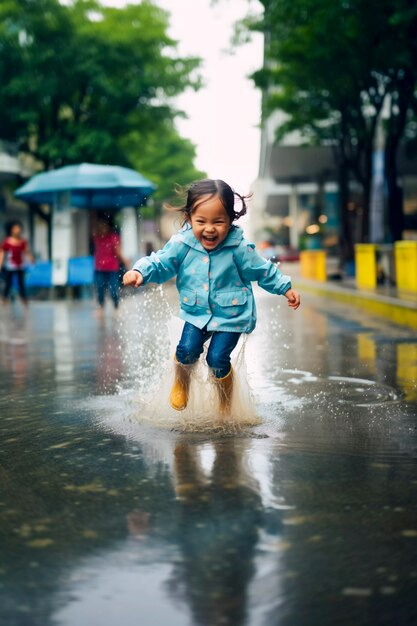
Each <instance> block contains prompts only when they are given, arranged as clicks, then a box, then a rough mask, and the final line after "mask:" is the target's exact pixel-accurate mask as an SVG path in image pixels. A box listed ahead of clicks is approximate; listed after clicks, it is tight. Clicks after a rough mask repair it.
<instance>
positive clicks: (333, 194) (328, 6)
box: [0, 0, 417, 290]
mask: <svg viewBox="0 0 417 626" xmlns="http://www.w3.org/2000/svg"><path fill="white" fill-rule="evenodd" d="M416 31H417V8H416V7H415V6H414V3H413V2H408V1H407V0H384V1H383V2H380V1H378V2H376V0H370V1H367V2H365V1H364V0H349V1H343V2H342V1H340V2H339V1H336V2H335V1H334V0H317V1H316V0H314V1H313V0H295V1H294V0H291V1H290V0H288V1H287V0H280V1H276V0H275V1H274V0H270V1H269V0H264V1H263V2H259V1H258V0H248V1H246V0H230V1H228V2H225V1H224V0H199V1H198V2H192V1H191V0H177V1H175V2H174V1H172V0H159V1H158V2H156V1H155V2H147V1H143V2H136V3H128V2H125V1H124V0H105V1H104V0H103V1H101V2H98V1H97V2H95V1H91V0H39V1H38V2H32V1H31V0H19V1H17V0H15V1H13V0H8V1H7V2H3V3H2V4H1V7H0V50H1V54H0V80H1V85H2V89H1V94H0V111H1V116H0V227H2V226H4V225H5V224H6V223H7V222H8V221H10V219H16V218H18V219H20V220H21V221H22V222H23V225H24V229H25V232H26V235H27V237H28V238H29V240H30V244H31V248H32V251H33V253H34V256H35V259H36V261H37V265H38V271H37V272H36V271H35V270H34V268H32V271H31V272H30V273H29V276H28V286H29V288H32V289H35V290H36V287H40V286H42V287H44V286H45V285H47V286H53V287H64V286H66V285H68V280H69V278H68V272H69V269H68V268H69V263H70V260H72V263H73V266H74V267H76V266H77V262H76V261H74V259H83V261H82V263H84V265H83V267H84V270H83V271H81V274H80V277H79V280H84V281H85V282H88V281H90V280H91V281H92V280H93V279H92V270H91V271H90V270H85V267H87V266H86V265H85V264H86V259H87V257H89V256H91V253H92V233H93V230H94V223H95V220H96V219H97V215H98V213H100V212H103V211H104V212H105V213H110V214H111V215H112V217H114V218H115V224H116V227H117V229H118V230H119V232H120V233H121V241H122V249H123V254H124V255H125V257H126V258H128V259H130V260H132V261H133V260H134V259H136V258H137V257H138V256H140V255H141V254H145V253H149V251H151V250H152V249H156V248H158V247H160V246H161V245H162V244H163V243H164V241H166V240H167V239H168V238H169V236H170V235H171V234H172V232H173V230H175V228H177V227H178V219H177V216H173V215H172V214H167V213H166V212H164V211H163V209H162V206H163V203H164V202H170V201H172V200H173V199H174V197H175V193H174V190H175V187H176V185H186V184H188V183H190V182H191V181H193V180H196V179H199V178H202V177H206V176H208V177H213V178H223V179H225V180H226V181H227V182H229V183H230V184H231V185H232V186H234V187H235V188H236V189H237V190H238V191H240V193H247V192H248V191H253V201H252V205H251V209H250V212H249V216H248V218H247V221H246V224H245V229H246V230H247V231H248V234H249V236H250V237H251V238H252V239H254V240H255V242H256V243H257V244H258V245H259V246H260V248H261V249H262V250H264V254H265V256H269V257H273V258H276V259H279V260H282V261H297V260H298V258H299V252H300V251H304V250H313V251H314V250H320V251H324V252H325V254H326V260H325V264H326V272H325V273H326V278H337V279H343V278H346V277H347V278H349V277H351V278H353V277H354V276H355V275H356V278H357V279H358V276H357V274H358V268H357V264H358V262H359V263H362V261H363V259H364V260H365V261H364V262H365V264H366V263H368V265H366V266H365V269H367V268H370V269H369V272H370V273H371V274H375V277H374V276H373V277H372V281H371V282H375V284H377V283H381V282H386V283H387V284H389V285H391V286H394V285H395V284H396V283H397V282H398V281H397V279H398V277H397V269H396V267H395V253H394V250H395V247H394V245H393V244H394V243H395V242H398V241H401V240H406V241H409V242H415V241H417V117H416V111H417V98H416V93H417V91H416V81H417V62H416V61H417V38H416V36H415V33H416ZM82 163H90V164H99V165H111V166H123V167H126V168H129V169H132V170H134V171H136V172H139V173H140V174H141V175H142V176H143V177H144V178H145V179H146V180H147V181H148V182H149V183H150V184H151V187H150V188H149V189H148V192H147V193H146V194H145V193H144V194H137V195H136V197H134V198H133V199H132V196H130V197H129V198H127V197H126V194H123V193H122V194H119V196H118V197H116V198H114V197H113V198H112V199H111V200H109V201H108V206H106V202H105V201H102V202H101V203H100V202H99V203H97V202H95V201H93V200H92V201H91V203H90V204H89V202H88V200H87V201H84V202H82V203H80V201H79V198H78V200H77V197H76V193H75V192H76V189H75V188H74V187H72V186H71V185H72V183H68V187H67V188H66V189H62V188H59V189H56V188H52V189H50V190H49V191H48V193H47V194H46V195H45V194H44V195H42V196H41V195H39V193H38V194H35V193H33V192H32V191H31V192H30V193H26V194H25V193H22V192H21V191H22V190H21V187H22V185H23V184H24V183H25V182H26V181H28V180H29V181H30V180H31V178H32V177H33V176H34V175H36V174H38V173H39V172H45V171H47V172H49V171H51V170H52V171H53V170H56V169H59V168H61V167H64V166H67V165H78V164H82ZM84 187H86V188H88V184H87V183H86V184H85V185H84ZM19 190H20V191H19ZM25 190H26V188H25V187H24V188H23V191H25ZM16 191H17V196H16V195H15V192H16ZM356 244H372V245H373V247H371V248H369V249H366V250H365V257H363V256H358V255H360V254H363V253H364V248H360V249H357V250H356V259H355V245H356ZM416 246H417V244H415V245H414V244H413V245H412V246H411V248H407V250H411V253H410V252H407V253H408V254H411V257H412V262H414V260H415V259H417V251H416ZM309 259H310V262H311V259H312V257H311V256H310V257H309ZM369 259H371V261H372V262H373V261H375V263H374V265H375V268H376V269H375V268H374V265H372V263H371V265H369ZM413 259H414V260H413ZM355 260H356V263H355ZM313 262H315V260H314V259H313ZM42 263H43V265H42ZM80 263H81V262H80ZM39 264H41V265H39ZM87 265H88V263H87ZM80 267H81V265H80ZM91 267H92V266H91ZM302 267H303V266H302ZM83 272H84V274H83ZM369 272H368V273H369ZM304 274H306V272H304ZM307 274H308V272H307ZM313 274H314V272H313ZM306 277H308V276H307V275H306ZM311 277H312V278H313V279H317V278H320V276H319V273H317V272H316V274H315V275H313V276H311ZM359 282H360V281H359ZM400 282H401V279H400ZM359 286H360V285H359Z"/></svg>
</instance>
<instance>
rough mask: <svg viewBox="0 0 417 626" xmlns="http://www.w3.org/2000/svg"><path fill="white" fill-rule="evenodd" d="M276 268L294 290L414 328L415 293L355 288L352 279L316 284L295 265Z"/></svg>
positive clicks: (416, 323) (416, 324) (416, 315)
mask: <svg viewBox="0 0 417 626" xmlns="http://www.w3.org/2000/svg"><path fill="white" fill-rule="evenodd" d="M280 269H281V271H282V272H283V273H284V274H289V275H290V276H291V278H292V280H293V284H294V286H295V288H296V289H298V290H300V291H302V292H308V293H311V294H313V295H320V296H323V295H324V296H326V297H327V298H332V299H333V300H337V301H339V302H343V303H345V304H348V305H350V306H357V307H360V308H361V309H362V310H364V311H366V312H367V313H369V314H371V315H377V316H379V317H383V318H385V319H388V320H390V321H391V322H393V323H394V324H400V325H401V326H408V327H409V328H414V329H417V293H413V292H410V291H399V290H398V289H396V288H395V287H392V286H388V285H381V286H378V287H377V288H376V289H374V290H366V289H358V288H357V287H356V283H355V279H354V278H345V279H343V280H327V281H326V282H319V281H314V280H308V279H305V278H302V277H301V273H300V264H299V263H281V265H280Z"/></svg>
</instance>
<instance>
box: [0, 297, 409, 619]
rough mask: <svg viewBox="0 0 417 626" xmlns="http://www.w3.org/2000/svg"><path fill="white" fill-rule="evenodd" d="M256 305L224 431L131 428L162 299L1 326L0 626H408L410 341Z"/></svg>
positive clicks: (331, 309) (318, 305) (5, 321)
mask: <svg viewBox="0 0 417 626" xmlns="http://www.w3.org/2000/svg"><path fill="white" fill-rule="evenodd" d="M167 293H168V297H169V299H172V296H173V293H172V290H170V289H169V288H168V292H167ZM257 302H258V312H259V323H258V328H257V330H256V331H255V333H254V334H253V335H252V336H251V337H250V339H249V341H248V342H247V345H246V364H247V369H248V380H249V381H250V384H251V387H252V391H253V394H254V398H255V406H256V411H257V414H258V415H259V417H260V419H261V423H260V424H258V425H256V426H253V427H242V428H235V429H231V430H230V432H229V431H227V429H226V430H225V432H220V431H219V430H218V429H217V430H213V431H212V432H210V430H207V428H206V429H205V431H204V432H203V431H201V432H198V428H196V427H193V429H190V428H189V429H185V430H186V432H182V429H181V428H180V427H177V428H170V427H167V426H166V425H164V424H163V423H162V422H161V423H158V419H156V420H155V422H153V421H152V420H151V419H149V418H148V419H144V418H143V415H141V412H142V411H143V404H138V403H137V396H138V395H140V394H141V393H142V392H143V391H144V390H149V389H148V388H151V387H152V381H155V380H157V379H158V377H161V371H160V370H161V369H166V364H165V360H166V358H167V357H169V352H170V346H169V340H168V332H167V326H166V323H167V321H168V318H169V315H170V309H169V307H168V306H167V305H166V304H165V300H164V297H163V295H162V294H161V291H160V290H159V289H155V290H148V291H146V292H142V294H141V295H138V296H137V297H135V298H131V299H128V300H126V301H124V302H123V304H122V310H121V312H120V315H119V316H118V317H114V316H113V315H112V314H111V312H110V311H108V313H107V314H106V316H105V318H104V319H103V320H98V319H96V318H95V317H94V315H93V305H92V303H91V302H79V303H70V304H68V303H63V302H55V303H51V302H34V303H32V304H31V306H30V309H29V312H28V313H27V314H23V313H22V311H21V310H20V308H19V307H18V306H16V305H15V309H11V310H5V309H2V310H1V311H0V363H1V378H0V390H1V391H0V393H1V396H0V428H1V441H0V472H1V474H0V477H1V483H0V485H1V486H0V536H1V547H2V549H1V556H0V623H1V625H3V624H4V625H5V626H32V625H36V626H38V625H39V626H49V625H51V626H52V625H53V626H83V625H90V624H100V625H103V626H107V625H113V624H123V626H130V625H133V624H135V625H136V624H140V625H141V626H148V625H151V624H152V625H161V626H168V625H169V626H186V625H187V626H188V625H190V626H200V625H201V626H217V625H218V626H220V625H226V626H240V625H249V626H252V625H259V626H261V625H262V626H275V625H282V626H298V625H300V626H310V625H317V626H327V625H329V626H330V625H332V626H335V625H339V624H340V625H346V626H348V625H349V626H351V625H352V624H355V625H356V626H362V625H365V624H366V625H368V624H369V625H370V624H372V625H377V626H379V625H385V624H386V625H392V624H417V604H416V601H415V597H416V591H417V515H416V513H417V473H416V465H417V463H416V457H417V454H416V445H417V410H416V409H417V337H416V336H415V333H413V332H412V331H410V330H408V329H403V328H401V327H393V326H391V325H389V324H388V323H385V322H381V321H380V320H376V319H372V318H370V317H367V316H365V315H364V314H362V313H361V312H360V311H358V310H356V309H352V310H350V309H349V308H347V307H345V306H342V305H340V304H337V303H333V302H328V301H325V300H323V299H313V298H312V297H305V298H304V302H303V306H302V308H301V309H300V310H299V311H297V312H294V311H291V310H289V309H288V307H287V306H286V305H285V301H284V299H279V298H274V297H273V296H269V295H267V294H263V293H259V294H258V300H257ZM161 363H162V365H161ZM164 401H165V400H164V399H163V398H162V399H161V398H160V397H159V398H154V403H155V406H156V407H157V408H158V407H160V406H162V405H161V403H162V402H164ZM138 407H139V408H138ZM141 407H142V408H141ZM161 410H162V409H161Z"/></svg>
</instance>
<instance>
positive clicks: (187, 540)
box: [168, 439, 262, 626]
mask: <svg viewBox="0 0 417 626" xmlns="http://www.w3.org/2000/svg"><path fill="white" fill-rule="evenodd" d="M213 449H214V461H213V463H212V466H211V469H210V471H209V472H208V473H206V472H204V471H203V469H202V465H201V462H200V455H199V448H198V447H197V446H196V445H195V444H193V443H189V442H187V441H186V440H185V439H184V440H182V441H180V442H179V443H177V445H176V447H175V453H174V486H175V492H176V495H177V499H178V501H179V502H180V512H179V524H178V540H177V545H178V547H179V550H180V556H179V558H178V560H177V562H176V564H175V568H174V572H173V575H172V578H171V580H170V581H169V582H168V587H169V590H170V592H171V593H172V594H173V595H174V596H175V597H176V598H180V599H182V600H184V601H185V602H186V603H187V604H188V605H189V607H190V609H191V612H192V616H193V623H194V624H196V625H199V626H200V625H207V626H208V625H210V626H216V625H220V624H222V625H224V624H230V625H232V624H233V626H239V624H244V623H245V622H246V617H247V615H246V613H247V605H248V601H247V597H248V586H249V583H250V580H251V578H252V576H253V574H254V571H255V566H254V552H255V547H256V544H257V541H258V529H259V527H260V525H261V523H262V502H261V497H260V495H259V489H258V484H257V482H256V481H255V480H254V479H253V477H252V476H250V474H249V468H246V467H245V464H244V456H245V451H246V444H245V441H244V440H240V441H236V440H235V441H234V440H232V439H223V440H218V441H216V442H214V443H213Z"/></svg>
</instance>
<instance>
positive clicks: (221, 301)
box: [214, 290, 248, 317]
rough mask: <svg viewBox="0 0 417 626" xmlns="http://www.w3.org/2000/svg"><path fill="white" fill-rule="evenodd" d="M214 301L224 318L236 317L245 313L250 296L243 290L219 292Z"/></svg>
mask: <svg viewBox="0 0 417 626" xmlns="http://www.w3.org/2000/svg"><path fill="white" fill-rule="evenodd" d="M214 301H215V303H216V305H217V307H219V308H220V310H221V316H222V317H236V316H237V315H239V314H240V313H242V312H243V310H244V308H245V306H246V303H247V301H248V294H247V292H246V291H242V290H240V291H237V290H233V291H217V292H216V294H215V296H214Z"/></svg>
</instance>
